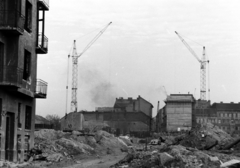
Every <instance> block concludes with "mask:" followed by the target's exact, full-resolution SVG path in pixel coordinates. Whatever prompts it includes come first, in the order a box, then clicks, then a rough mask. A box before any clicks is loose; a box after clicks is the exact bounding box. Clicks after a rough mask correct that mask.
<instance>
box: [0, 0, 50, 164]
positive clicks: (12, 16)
mask: <svg viewBox="0 0 240 168" xmlns="http://www.w3.org/2000/svg"><path fill="white" fill-rule="evenodd" d="M48 9H49V6H48V0H0V112H1V115H0V137H1V140H0V142H1V143H0V145H1V152H0V158H1V160H9V161H14V162H16V161H20V162H22V161H24V159H25V157H26V156H27V155H26V153H27V152H28V151H29V149H30V148H32V147H33V145H34V124H35V123H34V121H35V119H34V118H35V104H36V103H35V99H36V98H46V95H47V83H46V82H44V81H43V80H40V79H37V54H46V53H47V51H48V47H47V44H48V40H47V38H46V36H45V34H44V23H45V11H47V10H48Z"/></svg>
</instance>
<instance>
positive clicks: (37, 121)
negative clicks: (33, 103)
mask: <svg viewBox="0 0 240 168" xmlns="http://www.w3.org/2000/svg"><path fill="white" fill-rule="evenodd" d="M35 124H50V122H49V121H48V120H47V119H46V118H44V117H42V116H40V115H35Z"/></svg>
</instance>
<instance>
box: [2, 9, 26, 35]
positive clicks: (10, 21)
mask: <svg viewBox="0 0 240 168" xmlns="http://www.w3.org/2000/svg"><path fill="white" fill-rule="evenodd" d="M24 22H25V17H24V16H23V15H22V14H21V13H20V12H19V11H17V10H0V31H5V32H6V33H11V34H12V33H13V34H17V35H22V34H23V32H24Z"/></svg>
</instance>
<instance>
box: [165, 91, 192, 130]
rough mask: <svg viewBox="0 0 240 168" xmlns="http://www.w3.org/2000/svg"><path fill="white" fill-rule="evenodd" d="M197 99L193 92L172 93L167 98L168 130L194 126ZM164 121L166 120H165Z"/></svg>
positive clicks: (186, 128)
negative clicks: (193, 117) (194, 110)
mask: <svg viewBox="0 0 240 168" xmlns="http://www.w3.org/2000/svg"><path fill="white" fill-rule="evenodd" d="M194 102H195V99H194V97H193V95H191V94H171V95H170V96H167V99H166V100H165V103H166V106H165V115H166V118H165V120H166V121H165V122H166V129H165V130H166V131H168V132H175V131H180V130H190V129H191V128H192V113H193V108H194ZM163 122H164V121H163Z"/></svg>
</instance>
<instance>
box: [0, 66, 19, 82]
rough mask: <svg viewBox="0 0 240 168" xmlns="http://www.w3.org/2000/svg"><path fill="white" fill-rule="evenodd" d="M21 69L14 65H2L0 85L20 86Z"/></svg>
mask: <svg viewBox="0 0 240 168" xmlns="http://www.w3.org/2000/svg"><path fill="white" fill-rule="evenodd" d="M22 77H23V69H21V68H18V67H16V66H4V67H3V70H1V71H0V85H4V86H15V87H21V86H22Z"/></svg>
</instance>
